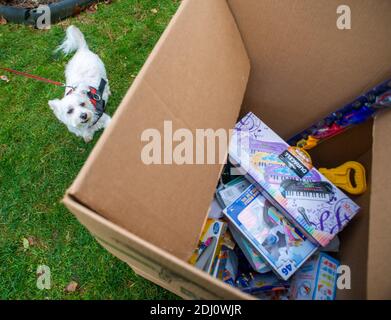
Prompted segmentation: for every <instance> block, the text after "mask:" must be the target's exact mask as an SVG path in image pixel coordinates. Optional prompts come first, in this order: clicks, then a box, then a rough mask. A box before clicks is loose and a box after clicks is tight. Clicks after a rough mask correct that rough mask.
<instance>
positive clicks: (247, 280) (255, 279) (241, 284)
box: [236, 272, 289, 295]
mask: <svg viewBox="0 0 391 320" xmlns="http://www.w3.org/2000/svg"><path fill="white" fill-rule="evenodd" d="M236 285H237V287H238V288H239V289H240V290H241V291H243V292H245V293H248V294H254V295H255V294H259V293H262V292H273V291H274V292H276V291H286V289H287V288H289V282H288V281H283V280H281V279H279V278H277V277H276V275H275V274H274V273H273V272H269V273H264V274H260V273H256V272H254V273H253V272H250V273H248V274H242V275H240V276H239V277H238V279H237V280H236Z"/></svg>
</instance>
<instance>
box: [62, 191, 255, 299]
mask: <svg viewBox="0 0 391 320" xmlns="http://www.w3.org/2000/svg"><path fill="white" fill-rule="evenodd" d="M63 203H64V204H65V206H66V207H67V208H68V209H69V210H70V211H71V212H72V213H73V214H74V215H75V216H76V217H77V219H78V220H79V222H80V223H81V224H83V225H84V226H85V227H86V228H87V229H88V230H89V231H90V233H91V234H92V235H93V236H94V237H95V238H96V239H97V240H98V242H99V243H100V244H102V245H103V246H104V247H105V248H106V249H107V250H108V251H109V252H111V253H112V254H113V255H115V256H116V257H118V258H119V259H120V260H122V261H124V262H126V263H128V264H129V265H130V266H131V267H132V268H135V270H136V271H137V272H139V273H140V274H141V275H142V276H144V277H146V278H148V279H150V280H151V281H153V282H155V283H156V284H158V285H160V286H163V287H165V288H166V289H168V290H170V291H173V292H175V293H177V294H178V295H180V296H182V297H183V298H186V299H254V297H251V296H250V295H247V294H244V293H242V292H240V291H239V290H237V289H235V288H233V287H230V286H229V285H227V284H225V283H223V282H222V281H220V280H217V279H215V278H213V277H212V276H209V275H208V274H206V273H204V272H202V271H200V270H198V269H196V268H195V267H193V266H191V265H190V264H188V263H186V262H184V261H182V260H180V259H178V258H176V257H175V256H173V255H171V254H169V253H167V252H165V251H163V250H161V249H159V248H158V247H156V246H154V245H152V244H150V243H148V242H146V241H144V240H143V239H141V238H139V237H137V236H135V235H133V234H131V233H130V232H128V231H126V230H125V229H123V228H121V227H119V226H117V225H115V224H113V223H111V222H110V221H108V220H106V219H104V218H103V217H101V216H100V215H98V214H96V213H95V212H93V211H91V210H90V209H88V208H86V207H84V206H83V205H81V204H79V203H78V202H77V201H75V199H72V197H70V196H69V195H66V196H65V198H64V199H63Z"/></svg>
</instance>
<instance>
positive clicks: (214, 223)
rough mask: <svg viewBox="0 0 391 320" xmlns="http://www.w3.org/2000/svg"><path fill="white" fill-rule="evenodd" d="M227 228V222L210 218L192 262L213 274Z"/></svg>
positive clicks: (191, 259)
mask: <svg viewBox="0 0 391 320" xmlns="http://www.w3.org/2000/svg"><path fill="white" fill-rule="evenodd" d="M226 230H227V223H226V222H223V221H220V220H214V219H208V220H207V221H206V224H205V227H204V230H203V232H202V234H201V238H200V241H199V245H198V248H197V249H196V250H195V252H194V253H193V255H192V256H191V258H190V261H189V262H190V264H192V265H194V266H195V267H197V268H198V269H201V270H203V271H205V272H207V273H209V274H211V275H213V274H214V270H215V267H216V264H217V262H218V256H219V253H220V250H221V246H222V243H223V236H224V234H225V232H226Z"/></svg>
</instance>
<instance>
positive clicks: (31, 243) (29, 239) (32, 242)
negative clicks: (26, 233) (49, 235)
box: [27, 236, 37, 247]
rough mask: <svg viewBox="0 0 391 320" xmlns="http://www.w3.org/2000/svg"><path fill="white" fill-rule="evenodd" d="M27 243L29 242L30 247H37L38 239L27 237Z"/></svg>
mask: <svg viewBox="0 0 391 320" xmlns="http://www.w3.org/2000/svg"><path fill="white" fill-rule="evenodd" d="M27 241H28V242H29V245H30V247H32V246H35V245H36V244H37V238H35V237H34V236H30V237H27Z"/></svg>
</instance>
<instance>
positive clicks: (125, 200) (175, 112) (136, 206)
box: [68, 0, 249, 260]
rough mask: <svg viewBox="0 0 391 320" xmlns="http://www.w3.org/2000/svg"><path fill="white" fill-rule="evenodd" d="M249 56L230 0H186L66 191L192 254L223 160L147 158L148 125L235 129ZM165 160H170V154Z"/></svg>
mask: <svg viewBox="0 0 391 320" xmlns="http://www.w3.org/2000/svg"><path fill="white" fill-rule="evenodd" d="M248 74H249V61H248V57H247V54H246V51H245V49H244V46H243V43H242V40H241V37H240V34H239V32H238V30H237V27H236V24H235V21H234V19H233V17H232V15H231V12H230V10H229V8H228V6H227V4H226V2H225V1H224V0H215V1H188V2H185V3H184V4H183V5H182V6H181V8H180V10H179V12H178V13H177V14H176V16H175V18H174V19H173V20H172V22H171V23H170V25H169V27H168V28H167V29H166V31H165V33H164V34H163V36H162V37H161V39H160V41H159V42H158V44H157V46H156V47H155V49H154V51H153V52H152V54H151V56H150V57H149V59H148V61H147V62H146V64H145V65H144V67H143V69H142V71H141V72H140V74H139V76H138V77H137V79H136V80H135V82H134V84H133V85H132V87H131V89H130V90H129V92H128V93H127V94H126V96H125V98H124V99H123V101H122V103H121V105H120V106H119V108H118V110H117V111H116V113H115V116H114V118H113V123H112V124H111V125H110V128H109V129H108V130H107V131H106V132H105V133H104V135H103V136H102V138H101V140H100V141H99V143H98V144H97V146H96V148H95V150H94V152H93V153H92V155H91V156H90V158H89V159H88V161H87V162H86V164H85V166H84V167H83V169H82V171H81V173H80V174H79V176H78V178H77V179H76V181H75V182H74V184H73V185H72V186H71V188H70V189H69V190H68V194H69V195H70V196H71V197H73V198H74V199H76V200H77V201H78V202H79V203H82V204H84V205H85V206H86V207H88V208H91V209H93V210H94V211H95V212H97V213H99V214H101V215H102V216H104V217H105V218H107V219H108V220H110V221H112V222H114V223H117V224H118V225H120V226H122V227H124V228H125V229H127V230H129V231H130V232H132V233H134V234H135V235H137V236H140V237H142V238H143V239H144V240H146V241H149V242H151V243H152V244H154V245H156V246H158V247H160V248H162V249H164V250H167V251H168V252H170V253H172V254H174V255H175V256H177V257H179V258H181V259H183V260H187V259H188V258H189V257H190V255H191V253H192V251H193V250H194V248H195V247H196V245H197V242H198V239H199V236H200V232H201V230H202V226H203V224H204V222H205V219H206V216H207V211H208V208H209V206H210V203H211V201H212V198H213V193H214V189H215V187H216V184H217V181H218V177H219V173H220V171H221V165H150V166H148V165H145V164H144V163H143V162H142V161H141V151H142V149H143V147H144V146H145V145H146V144H147V142H142V141H141V135H142V132H143V131H144V130H146V129H148V128H153V129H158V130H159V131H160V132H161V134H162V138H163V131H164V130H163V122H164V121H165V120H170V121H172V122H173V127H174V128H173V130H175V129H179V128H188V129H190V130H192V131H194V130H195V129H196V128H205V129H206V128H212V129H218V128H224V129H230V128H232V127H233V125H234V124H235V122H236V119H237V117H238V114H239V110H240V107H241V104H242V101H243V96H244V92H245V88H246V84H247V80H248ZM162 161H163V159H162Z"/></svg>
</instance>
